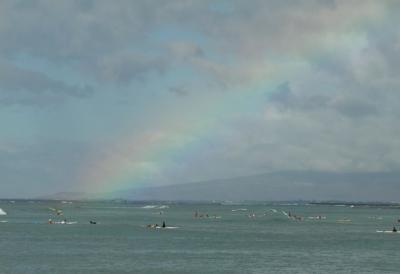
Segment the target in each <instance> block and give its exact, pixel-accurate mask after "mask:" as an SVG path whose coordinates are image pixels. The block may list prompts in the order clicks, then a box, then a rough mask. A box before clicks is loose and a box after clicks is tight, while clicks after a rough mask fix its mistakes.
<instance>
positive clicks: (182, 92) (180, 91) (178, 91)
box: [168, 87, 189, 97]
mask: <svg viewBox="0 0 400 274" xmlns="http://www.w3.org/2000/svg"><path fill="white" fill-rule="evenodd" d="M168 91H169V92H171V93H173V94H175V95H176V96H179V97H184V96H188V95H189V91H188V90H187V89H186V88H184V87H170V88H169V89H168Z"/></svg>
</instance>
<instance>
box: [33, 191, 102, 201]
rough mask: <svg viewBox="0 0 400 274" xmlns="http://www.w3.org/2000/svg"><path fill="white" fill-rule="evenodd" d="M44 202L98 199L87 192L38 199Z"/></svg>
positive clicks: (46, 196) (60, 194) (56, 194)
mask: <svg viewBox="0 0 400 274" xmlns="http://www.w3.org/2000/svg"><path fill="white" fill-rule="evenodd" d="M37 198H38V199H43V200H87V199H94V198H96V197H95V195H93V194H89V193H86V192H58V193H54V194H49V195H43V196H40V197H37Z"/></svg>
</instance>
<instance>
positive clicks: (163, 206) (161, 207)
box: [158, 205, 169, 209]
mask: <svg viewBox="0 0 400 274" xmlns="http://www.w3.org/2000/svg"><path fill="white" fill-rule="evenodd" d="M158 208H159V209H164V208H169V206H167V205H162V206H159V207H158Z"/></svg>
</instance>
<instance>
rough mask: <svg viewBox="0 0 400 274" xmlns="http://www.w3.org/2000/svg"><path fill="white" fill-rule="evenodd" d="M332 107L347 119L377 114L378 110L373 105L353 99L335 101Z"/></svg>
mask: <svg viewBox="0 0 400 274" xmlns="http://www.w3.org/2000/svg"><path fill="white" fill-rule="evenodd" d="M332 106H333V107H334V108H335V109H337V110H338V111H339V112H340V113H341V114H343V115H346V116H349V117H355V118H359V117H365V116H369V115H376V114H378V109H377V108H376V106H374V105H373V104H371V103H368V102H363V101H360V100H355V99H347V100H346V99H345V100H337V101H335V102H333V103H332Z"/></svg>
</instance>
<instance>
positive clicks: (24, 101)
mask: <svg viewBox="0 0 400 274" xmlns="http://www.w3.org/2000/svg"><path fill="white" fill-rule="evenodd" d="M92 93H93V89H92V87H90V86H88V85H85V86H78V85H71V84H69V83H66V82H64V81H61V80H55V79H52V78H50V77H49V76H47V75H46V74H44V73H41V72H38V71H33V70H29V69H24V68H19V67H16V66H14V65H12V64H9V63H5V62H0V104H3V105H12V104H21V105H46V104H47V103H52V102H55V101H59V100H63V99H65V97H76V98H86V97H88V96H90V95H91V94H92Z"/></svg>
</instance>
